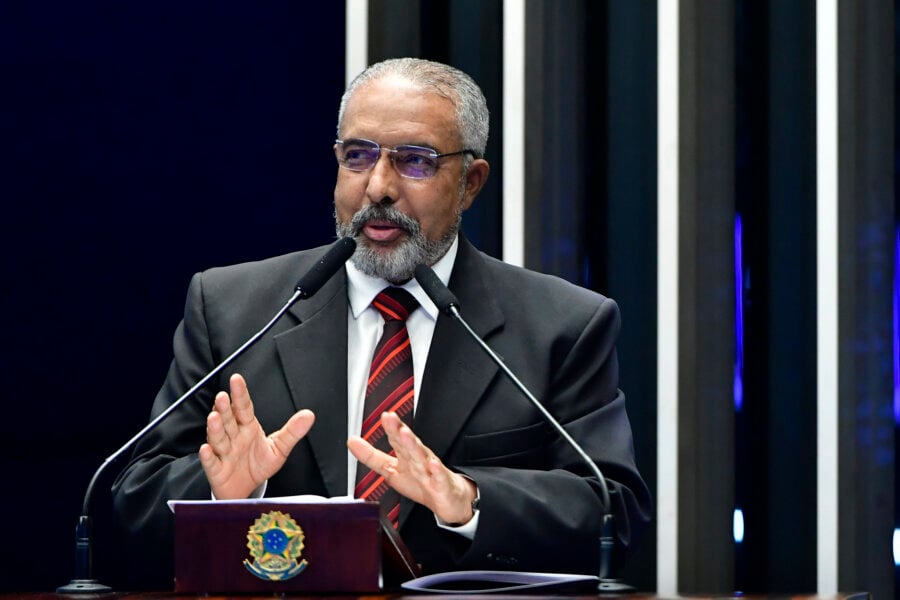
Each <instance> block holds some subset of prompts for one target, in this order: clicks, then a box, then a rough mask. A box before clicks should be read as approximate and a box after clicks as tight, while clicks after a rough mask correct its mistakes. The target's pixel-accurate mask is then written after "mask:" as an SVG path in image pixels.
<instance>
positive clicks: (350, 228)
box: [335, 204, 462, 284]
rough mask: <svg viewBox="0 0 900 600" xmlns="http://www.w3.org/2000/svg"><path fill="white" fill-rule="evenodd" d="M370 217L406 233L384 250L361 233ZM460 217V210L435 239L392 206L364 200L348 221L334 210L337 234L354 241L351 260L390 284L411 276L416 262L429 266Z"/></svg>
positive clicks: (450, 237)
mask: <svg viewBox="0 0 900 600" xmlns="http://www.w3.org/2000/svg"><path fill="white" fill-rule="evenodd" d="M370 220H378V221H390V222H391V223H394V224H395V225H397V226H399V227H401V228H402V229H403V230H404V231H406V233H407V237H406V239H404V240H403V241H402V242H400V244H399V245H398V246H397V247H395V248H394V249H393V250H390V251H385V250H383V249H381V248H379V247H378V246H377V245H376V244H373V243H372V242H371V241H370V240H369V239H368V238H366V237H365V236H363V235H362V228H363V227H364V226H365V224H366V223H367V222H368V221H370ZM461 221H462V211H461V210H460V211H459V212H458V213H457V215H456V222H455V223H453V225H452V226H451V227H449V228H448V229H447V231H445V232H444V234H443V235H442V236H441V237H440V239H439V240H437V241H436V242H432V241H430V240H428V239H427V238H426V237H425V236H424V234H422V228H421V227H420V226H419V222H418V221H416V220H415V219H413V218H412V217H409V216H407V215H405V214H403V213H402V212H400V211H399V210H397V209H396V208H394V207H393V206H388V205H383V204H367V205H366V206H364V207H363V208H361V209H360V210H359V211H358V212H357V213H356V214H354V215H353V218H352V219H351V220H350V222H349V223H341V222H339V221H338V220H337V214H335V229H336V231H337V235H338V237H339V238H340V237H347V236H349V237H352V238H353V239H354V240H355V241H356V252H354V253H353V256H352V257H351V258H350V260H351V261H352V262H353V264H354V265H355V266H356V268H357V269H359V270H360V271H362V272H363V273H365V274H366V275H369V276H371V277H380V278H381V279H385V280H387V281H389V282H391V283H393V284H401V283H404V282H406V281H409V280H410V279H412V277H413V272H414V271H415V269H416V267H417V266H419V265H428V266H432V265H433V264H434V263H436V262H437V261H438V260H440V258H441V257H442V256H444V254H446V253H447V250H448V249H449V248H450V246H451V245H453V240H455V239H456V234H457V233H458V232H459V227H460V223H461Z"/></svg>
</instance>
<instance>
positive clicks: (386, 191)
mask: <svg viewBox="0 0 900 600" xmlns="http://www.w3.org/2000/svg"><path fill="white" fill-rule="evenodd" d="M391 158H392V157H391V153H390V150H387V149H384V148H382V149H381V153H380V154H379V156H378V160H377V161H375V164H374V165H373V166H372V170H371V171H370V172H369V182H368V185H367V186H366V196H368V198H369V200H370V201H371V202H374V203H380V202H393V201H394V200H396V199H397V185H398V178H399V177H400V174H399V173H397V170H396V169H394V163H393V161H392V160H391Z"/></svg>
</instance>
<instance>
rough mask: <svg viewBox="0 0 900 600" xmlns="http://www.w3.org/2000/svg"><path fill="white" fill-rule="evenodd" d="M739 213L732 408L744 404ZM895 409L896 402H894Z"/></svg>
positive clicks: (736, 221) (737, 220) (738, 220)
mask: <svg viewBox="0 0 900 600" xmlns="http://www.w3.org/2000/svg"><path fill="white" fill-rule="evenodd" d="M743 235H744V234H743V226H742V224H741V215H740V213H737V214H736V215H735V216H734V305H735V306H734V334H735V335H734V339H735V351H734V410H735V411H737V412H740V410H741V408H742V407H743V406H744V255H743ZM895 410H896V403H895Z"/></svg>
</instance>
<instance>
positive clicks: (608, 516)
mask: <svg viewBox="0 0 900 600" xmlns="http://www.w3.org/2000/svg"><path fill="white" fill-rule="evenodd" d="M415 277H416V281H418V282H419V285H421V286H422V289H423V290H425V293H426V294H428V297H429V298H431V301H432V302H434V304H435V306H437V307H438V310H440V311H441V312H444V313H446V314H447V315H449V316H451V317H453V318H454V319H456V320H457V321H458V322H459V323H460V324H461V325H462V326H463V328H464V329H465V330H466V331H467V332H468V333H469V335H470V336H471V337H472V339H474V340H475V341H476V342H477V343H478V345H479V346H481V348H482V349H483V350H484V351H485V352H486V353H487V354H488V356H490V357H491V359H493V361H494V362H495V363H497V366H498V367H500V369H501V370H502V371H503V372H504V373H505V374H506V376H507V377H509V379H510V380H511V381H512V382H513V383H514V384H515V386H516V387H517V388H519V391H520V392H522V394H523V395H524V396H525V397H526V398H528V400H529V401H530V402H531V403H532V404H533V405H534V407H535V408H537V409H538V411H540V413H541V414H542V415H543V416H544V419H545V420H546V421H547V422H548V423H550V425H552V426H553V428H554V429H555V430H556V431H557V433H559V435H560V437H562V438H563V439H564V440H565V441H566V443H568V444H569V446H571V447H572V449H573V450H575V452H577V453H578V456H579V457H580V458H581V459H582V460H583V461H584V462H585V464H587V466H588V468H590V470H591V472H592V473H593V474H594V476H595V477H596V478H597V481H599V482H600V491H601V496H602V500H603V512H604V514H603V529H602V531H601V532H600V565H599V569H598V574H599V583H598V584H597V591H598V592H599V593H601V594H622V593H628V592H631V591H634V588H633V587H632V586H630V585H628V584H626V583H624V582H622V581H621V580H619V579H616V578H614V577H611V576H610V572H611V569H612V552H613V548H614V547H615V542H614V537H613V536H614V531H615V523H614V519H613V515H612V505H611V503H610V500H609V487H608V486H607V484H606V478H605V477H604V476H603V473H601V472H600V467H598V466H597V464H596V463H595V462H594V461H593V460H591V458H590V457H589V456H588V455H587V452H585V451H584V448H582V447H581V445H580V444H579V443H578V442H576V441H575V440H574V439H573V438H572V436H571V435H569V432H568V431H566V430H565V428H564V427H563V426H562V424H560V422H559V421H557V420H556V418H554V416H553V415H551V414H550V412H549V411H548V410H547V409H546V408H544V405H543V404H541V403H540V402H539V401H538V399H537V398H535V397H534V394H532V393H531V392H530V391H529V390H528V388H526V387H525V385H524V384H523V383H522V382H521V381H519V378H518V377H516V376H515V374H513V372H512V371H511V370H510V369H509V367H507V366H506V363H505V362H504V361H503V359H502V358H500V356H498V355H497V353H496V352H494V351H493V350H492V349H491V347H490V346H488V345H487V344H486V343H485V341H484V340H483V339H481V337H480V336H479V335H478V334H477V333H475V331H473V330H472V328H471V327H470V326H469V324H468V323H467V322H466V320H465V319H463V318H462V315H460V313H459V300H457V299H456V296H454V295H453V292H451V291H450V289H449V288H448V287H447V286H446V285H444V282H443V281H441V280H440V278H439V277H438V276H437V274H435V272H434V271H433V270H432V269H431V267H428V266H426V265H419V266H417V267H416V270H415Z"/></svg>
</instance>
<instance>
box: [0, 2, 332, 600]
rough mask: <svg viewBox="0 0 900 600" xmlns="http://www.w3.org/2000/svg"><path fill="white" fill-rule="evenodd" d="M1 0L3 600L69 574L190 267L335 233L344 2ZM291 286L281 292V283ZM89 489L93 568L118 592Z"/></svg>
mask: <svg viewBox="0 0 900 600" xmlns="http://www.w3.org/2000/svg"><path fill="white" fill-rule="evenodd" d="M313 18H314V17H313V15H312V14H311V13H310V9H309V8H308V7H307V5H306V4H305V3H301V2H289V1H286V0H285V1H277V0H276V1H269V2H263V3H257V2H238V1H231V0H228V1H216V2H184V3H182V2H169V1H166V2H113V1H109V2H100V1H91V2H61V1H60V2H52V1H37V2H30V1H14V2H3V3H2V4H0V140H2V142H0V143H2V147H3V156H2V166H0V173H2V178H0V190H2V191H0V193H2V200H3V202H2V205H3V216H2V220H0V222H2V236H0V240H2V241H0V243H2V256H3V286H2V288H3V291H2V293H0V314H2V315H3V323H2V331H3V339H4V344H3V346H4V350H3V355H2V361H0V362H2V388H0V389H2V391H0V401H2V412H0V474H2V477H3V488H4V489H3V493H2V495H0V498H2V500H0V502H2V510H0V513H2V515H3V516H4V517H5V521H6V525H5V526H4V527H3V539H4V541H3V543H2V544H0V591H15V590H52V589H55V588H56V587H57V586H58V585H63V584H65V583H68V581H69V579H71V578H72V576H73V575H74V566H73V555H74V531H75V523H76V519H77V517H78V515H79V514H80V512H81V505H82V498H83V495H84V492H85V489H86V487H87V485H88V481H89V480H90V478H91V475H92V474H93V473H94V471H95V470H96V469H97V468H98V467H99V466H100V464H101V463H102V461H103V459H104V458H105V457H107V456H109V455H110V454H112V453H113V452H114V451H115V449H116V448H118V447H119V446H120V445H121V444H123V443H124V442H125V441H127V440H128V439H129V438H130V437H131V436H132V435H133V434H134V433H135V432H137V431H138V430H139V429H140V428H141V427H142V426H143V425H144V424H145V423H146V421H147V418H148V416H149V410H150V404H151V402H152V400H153V397H154V396H155V394H156V391H157V390H158V388H159V386H160V385H161V383H162V381H163V378H164V376H165V373H166V370H167V368H168V363H169V360H170V358H171V355H172V351H171V338H172V333H173V331H174V329H175V326H176V325H177V323H178V321H179V319H180V318H181V312H182V307H183V302H184V297H185V292H186V290H187V284H188V281H189V279H190V276H191V275H192V274H193V273H194V272H195V271H198V270H202V269H205V268H208V267H212V266H215V265H221V264H230V263H234V262H239V261H246V260H255V259H259V258H264V257H266V256H271V255H275V254H281V253H285V252H289V251H292V250H296V249H299V248H305V247H311V246H315V245H319V244H324V243H328V242H330V241H331V240H332V239H333V238H334V227H333V218H332V190H333V183H334V170H335V169H336V165H335V163H334V155H333V153H332V149H331V147H332V141H333V139H334V128H335V124H336V120H337V107H338V102H339V99H340V95H341V93H342V92H343V89H344V3H343V2H324V3H317V4H316V6H315V26H314V27H312V26H310V22H311V21H312V20H313ZM286 293H289V290H286ZM124 462H125V460H124V459H123V460H121V461H119V462H118V463H116V464H115V465H114V466H113V467H112V468H110V469H108V472H107V473H105V474H104V475H103V476H101V479H100V481H99V482H98V485H97V488H96V491H95V492H94V498H93V502H92V507H91V512H92V513H93V514H95V515H96V518H95V524H96V529H97V531H96V536H95V537H96V548H95V552H96V555H95V559H96V560H95V566H96V569H95V570H96V572H97V574H98V575H99V576H100V578H101V579H103V581H104V583H107V582H110V583H116V582H117V581H118V577H119V571H118V569H119V565H118V564H117V562H116V558H115V556H116V553H115V545H114V542H113V540H114V535H113V533H114V532H112V531H110V530H109V523H108V520H107V519H108V515H107V510H108V504H109V485H110V484H111V483H112V480H113V478H114V477H115V474H116V473H117V472H118V470H119V469H121V467H123V466H124Z"/></svg>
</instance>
